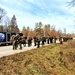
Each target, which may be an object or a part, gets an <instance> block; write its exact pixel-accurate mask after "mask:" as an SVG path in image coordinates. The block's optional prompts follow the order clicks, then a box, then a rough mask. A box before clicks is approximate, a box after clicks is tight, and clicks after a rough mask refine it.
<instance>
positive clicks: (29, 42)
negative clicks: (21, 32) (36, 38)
mask: <svg viewBox="0 0 75 75" xmlns="http://www.w3.org/2000/svg"><path fill="white" fill-rule="evenodd" d="M27 41H28V47H29V46H31V45H32V37H30V36H28V37H27Z"/></svg>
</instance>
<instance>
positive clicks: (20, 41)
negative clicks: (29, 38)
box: [16, 34, 22, 50]
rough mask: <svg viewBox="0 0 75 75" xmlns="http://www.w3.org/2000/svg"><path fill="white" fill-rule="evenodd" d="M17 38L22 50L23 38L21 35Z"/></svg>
mask: <svg viewBox="0 0 75 75" xmlns="http://www.w3.org/2000/svg"><path fill="white" fill-rule="evenodd" d="M16 37H17V40H18V45H19V46H20V48H19V49H20V50H21V49H22V38H21V36H20V35H19V34H17V35H16Z"/></svg>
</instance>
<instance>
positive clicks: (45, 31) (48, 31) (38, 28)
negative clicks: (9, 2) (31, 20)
mask: <svg viewBox="0 0 75 75" xmlns="http://www.w3.org/2000/svg"><path fill="white" fill-rule="evenodd" d="M5 16H6V11H5V10H4V9H3V8H0V32H16V33H20V32H21V33H23V34H24V35H26V36H32V37H34V36H37V35H38V36H39V37H42V36H46V37H48V36H54V37H60V36H61V35H62V31H61V30H58V31H56V29H55V25H52V26H51V25H50V24H46V25H43V23H42V22H38V23H35V27H34V29H33V30H32V29H30V27H29V26H28V27H25V26H23V29H22V31H20V29H19V27H18V25H17V19H16V16H15V15H13V16H12V18H11V19H10V20H9V18H7V17H5ZM3 17H5V18H6V21H5V22H4V25H2V20H3ZM63 34H64V35H65V34H66V29H64V33H63Z"/></svg>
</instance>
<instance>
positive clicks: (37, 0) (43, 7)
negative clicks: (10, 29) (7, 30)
mask: <svg viewBox="0 0 75 75" xmlns="http://www.w3.org/2000/svg"><path fill="white" fill-rule="evenodd" d="M69 1H70V0H0V7H1V8H3V9H5V10H6V12H7V16H9V17H10V18H11V17H12V16H13V15H14V14H15V16H16V18H17V24H18V27H19V28H20V30H22V28H23V26H25V27H27V26H29V27H30V28H31V29H33V28H34V27H35V23H36V22H40V21H41V22H42V23H43V25H45V24H50V25H51V26H52V25H55V27H56V29H58V30H59V29H60V30H62V31H63V29H64V28H66V30H67V33H75V27H74V16H75V15H74V8H73V7H72V8H71V7H70V6H68V3H67V2H69Z"/></svg>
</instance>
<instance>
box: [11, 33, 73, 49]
mask: <svg viewBox="0 0 75 75" xmlns="http://www.w3.org/2000/svg"><path fill="white" fill-rule="evenodd" d="M71 39H72V37H64V38H63V40H62V37H59V41H60V44H62V43H63V41H67V40H71ZM32 40H33V42H32ZM56 40H57V38H56V37H52V36H48V37H45V36H43V37H40V36H34V37H33V38H32V37H31V36H25V35H22V36H20V35H19V34H16V35H12V36H11V38H10V41H11V43H12V45H13V50H16V49H17V48H18V47H19V49H22V44H23V46H24V47H25V46H26V44H27V45H28V47H30V46H32V43H34V46H37V48H39V47H40V45H44V44H46V43H47V44H51V43H56Z"/></svg>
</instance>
